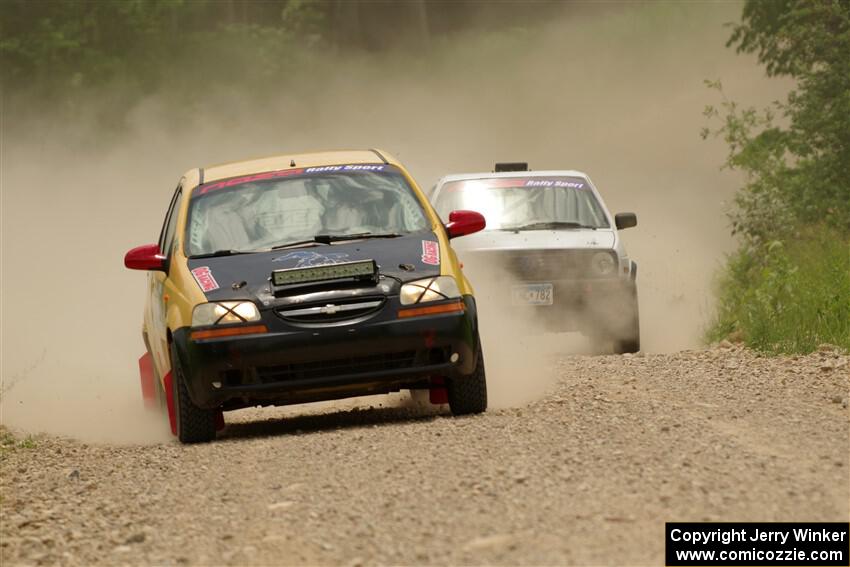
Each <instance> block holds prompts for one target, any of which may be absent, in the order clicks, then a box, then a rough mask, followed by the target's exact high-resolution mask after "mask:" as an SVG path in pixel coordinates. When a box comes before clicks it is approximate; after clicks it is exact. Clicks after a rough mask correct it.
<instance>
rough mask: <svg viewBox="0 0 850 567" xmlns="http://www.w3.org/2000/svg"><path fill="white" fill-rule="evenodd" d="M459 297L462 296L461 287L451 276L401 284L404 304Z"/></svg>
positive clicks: (401, 295) (401, 297) (401, 296)
mask: <svg viewBox="0 0 850 567" xmlns="http://www.w3.org/2000/svg"><path fill="white" fill-rule="evenodd" d="M458 297H460V289H458V287H457V282H456V281H455V279H454V278H453V277H451V276H439V277H436V278H428V279H424V280H416V281H415V282H409V283H406V284H404V285H403V286H401V294H400V299H401V304H402V305H413V304H414V303H427V302H429V301H440V300H443V299H456V298H458Z"/></svg>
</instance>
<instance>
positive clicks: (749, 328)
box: [702, 0, 850, 352]
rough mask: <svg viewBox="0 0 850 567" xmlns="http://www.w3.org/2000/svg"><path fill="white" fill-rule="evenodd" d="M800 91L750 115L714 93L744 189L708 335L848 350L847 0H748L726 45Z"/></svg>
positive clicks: (777, 346)
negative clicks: (736, 239) (733, 249)
mask: <svg viewBox="0 0 850 567" xmlns="http://www.w3.org/2000/svg"><path fill="white" fill-rule="evenodd" d="M729 45H736V46H737V50H738V51H739V52H743V53H756V54H757V55H758V59H759V62H760V63H762V64H764V65H765V67H766V69H767V72H768V75H770V76H783V75H784V76H790V77H792V78H793V79H795V82H796V86H795V88H794V89H793V90H792V91H791V92H790V93H789V95H788V97H787V99H786V100H785V101H776V102H774V103H773V105H772V106H770V107H768V108H766V109H762V110H757V109H755V108H742V107H741V106H739V105H738V104H737V103H736V102H734V101H731V100H729V99H728V98H726V97H725V95H724V94H723V88H722V86H721V84H720V82H719V81H714V82H712V81H707V84H708V86H709V87H710V88H712V89H715V90H717V91H718V92H719V93H720V96H721V103H720V105H719V106H708V107H706V109H705V115H706V116H707V117H708V118H709V119H710V120H719V121H720V126H719V127H716V128H714V129H711V128H706V129H704V130H703V133H702V134H703V137H706V136H709V135H718V136H722V137H723V139H724V140H725V141H726V142H727V144H728V146H729V154H728V156H727V159H726V163H725V166H726V167H729V168H732V169H737V170H740V171H743V172H744V173H745V174H746V176H747V177H746V179H747V182H746V185H745V186H744V187H743V188H741V190H740V191H739V192H738V194H737V195H736V197H735V210H734V211H732V212H731V213H730V217H731V220H732V231H733V233H734V234H736V235H739V236H740V237H741V248H740V249H739V250H738V252H737V253H736V254H735V255H733V256H732V257H731V258H730V260H729V263H728V265H727V268H726V272H725V274H724V275H723V277H722V280H721V287H720V307H719V315H718V319H717V322H716V324H715V326H714V327H713V328H712V330H711V331H710V332H709V338H715V339H716V338H718V337H721V336H724V335H725V334H729V333H732V332H734V333H736V334H740V335H741V336H743V338H744V339H745V340H746V341H747V342H748V343H749V344H750V345H751V346H754V347H757V348H761V349H764V350H768V351H775V352H796V351H804V352H805V351H810V350H811V349H813V348H814V347H815V346H817V343H818V342H834V343H837V344H841V345H843V346H845V347H848V346H850V329H848V320H850V312H848V310H850V291H848V286H850V266H848V254H850V251H848V243H850V2H846V1H840V0H806V1H798V0H774V1H770V2H764V1H758V0H748V1H747V2H746V3H745V5H744V12H743V18H742V22H741V23H740V24H739V25H736V26H735V28H734V31H733V33H732V37H731V38H730V40H729Z"/></svg>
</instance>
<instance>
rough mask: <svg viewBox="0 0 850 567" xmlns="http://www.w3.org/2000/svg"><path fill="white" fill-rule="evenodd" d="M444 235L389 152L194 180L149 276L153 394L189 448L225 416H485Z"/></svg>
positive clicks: (467, 214)
mask: <svg viewBox="0 0 850 567" xmlns="http://www.w3.org/2000/svg"><path fill="white" fill-rule="evenodd" d="M483 228H484V218H483V217H482V216H481V215H480V214H478V213H475V212H472V211H455V212H453V213H451V214H450V215H449V222H448V224H445V225H444V224H443V223H442V222H441V221H440V218H439V217H438V216H437V214H436V213H435V212H434V210H433V209H432V208H431V205H430V204H429V203H428V200H427V199H426V198H425V196H424V195H423V193H422V191H421V190H420V189H419V187H418V186H417V185H416V183H415V182H414V181H413V179H412V178H411V177H410V175H409V174H408V172H407V171H406V170H405V169H404V168H403V167H402V165H401V164H400V163H399V162H398V161H397V160H395V159H394V158H392V157H391V156H390V155H389V154H387V153H386V152H382V151H378V150H362V151H334V152H323V153H311V154H300V155H285V156H276V157H271V158H263V159H257V160H251V161H243V162H238V163H229V164H224V165H216V166H212V167H207V168H200V169H193V170H191V171H189V172H187V173H186V174H185V175H184V176H183V178H182V179H181V180H180V183H179V185H178V186H177V189H176V191H175V192H174V196H173V198H172V199H171V204H170V205H169V207H168V212H167V213H166V215H165V222H164V223H163V226H162V232H161V233H160V237H159V242H158V243H156V244H148V245H145V246H139V247H137V248H134V249H133V250H130V251H129V252H128V253H127V255H126V256H125V258H124V265H125V266H126V267H127V268H130V269H135V270H147V271H148V272H149V274H148V293H147V302H146V306H145V313H144V325H143V331H142V332H143V337H144V341H145V346H146V348H147V353H146V354H145V355H144V356H142V358H141V359H140V360H139V368H140V371H141V380H142V394H143V397H144V399H145V401H146V403H147V404H148V405H150V406H156V405H160V406H164V407H166V408H167V410H168V416H169V420H170V422H171V429H172V431H173V432H174V434H175V435H177V436H178V437H179V439H180V440H181V441H183V442H201V441H209V440H211V439H213V438H214V437H215V435H216V431H217V430H218V429H220V428H222V427H223V426H224V420H223V414H222V412H223V411H227V410H234V409H239V408H243V407H248V406H256V405H284V404H293V403H301V402H312V401H318V400H329V399H338V398H345V397H351V396H360V395H367V394H382V393H388V392H392V391H397V390H400V389H408V388H409V389H428V390H430V392H431V401H432V402H433V403H443V402H448V404H449V407H450V409H451V411H452V412H453V413H454V414H468V413H478V412H482V411H484V410H485V409H486V408H487V385H486V378H485V374H484V360H483V355H482V352H481V346H480V341H479V339H478V320H477V315H476V307H475V299H474V297H473V295H472V287H471V286H470V284H469V282H468V281H467V279H466V278H465V277H464V275H463V273H462V272H461V268H460V264H459V263H458V260H457V257H456V256H455V253H454V251H453V250H452V248H451V247H450V246H449V239H451V238H453V237H456V236H462V235H464V234H469V233H472V232H476V231H478V230H481V229H483Z"/></svg>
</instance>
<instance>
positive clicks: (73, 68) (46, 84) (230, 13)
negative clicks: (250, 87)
mask: <svg viewBox="0 0 850 567" xmlns="http://www.w3.org/2000/svg"><path fill="white" fill-rule="evenodd" d="M323 17H324V12H323V11H322V10H320V8H319V6H318V4H317V3H315V2H311V1H309V0H269V1H266V2H236V1H234V0H224V1H219V0H121V1H102V2H92V1H90V0H40V1H38V2H32V1H31V0H3V2H2V3H0V81H2V83H3V84H4V85H7V86H10V87H14V88H15V89H17V90H20V89H25V88H34V89H36V90H37V91H38V94H42V95H43V94H48V93H49V94H54V95H56V96H57V97H60V98H65V97H67V96H68V94H69V90H70V91H73V90H74V89H81V88H86V87H94V86H98V85H103V84H105V83H109V82H112V81H115V80H120V81H121V82H123V83H125V84H128V85H130V86H133V87H135V88H136V89H137V90H138V92H139V93H144V92H152V91H155V90H157V89H159V88H161V87H162V85H163V82H164V81H165V80H167V79H168V78H171V77H167V76H166V74H164V73H163V72H162V71H163V69H165V68H169V67H171V68H172V69H173V68H176V67H177V66H176V65H175V62H176V63H181V62H182V63H186V62H192V63H195V65H192V64H186V65H184V66H183V67H182V69H184V70H186V69H189V70H191V69H192V68H194V67H200V68H207V67H209V66H211V65H214V64H216V65H219V67H218V68H219V69H221V68H222V67H221V66H220V65H221V63H222V60H221V57H222V55H224V56H226V59H225V62H227V61H230V60H233V59H235V58H237V57H238V56H240V55H242V56H243V57H244V54H243V52H244V51H245V50H246V49H247V48H248V46H250V48H251V49H252V53H251V56H249V57H248V58H243V59H241V60H240V61H239V62H240V63H244V61H246V60H251V58H252V57H256V58H257V59H256V61H257V66H258V67H263V65H264V64H266V63H269V62H272V61H277V60H280V59H284V54H285V53H286V52H287V49H288V48H289V49H291V47H292V44H293V43H294V41H295V38H296V37H297V38H308V39H309V38H316V37H317V34H318V30H319V29H320V25H321V22H322V19H323ZM238 67H239V65H235V66H234V67H231V68H238ZM225 68H226V69H230V68H227V67H225ZM264 68H266V69H268V70H269V72H273V71H274V70H275V67H274V66H273V65H265V67H264Z"/></svg>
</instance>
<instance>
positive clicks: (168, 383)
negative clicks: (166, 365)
mask: <svg viewBox="0 0 850 567" xmlns="http://www.w3.org/2000/svg"><path fill="white" fill-rule="evenodd" d="M163 382H165V400H166V405H167V406H168V423H169V425H171V434H172V435H177V415H176V414H175V413H174V395H173V394H174V392H173V390H174V384H173V380H172V377H171V372H169V373H168V374H166V375H165V380H163Z"/></svg>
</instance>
